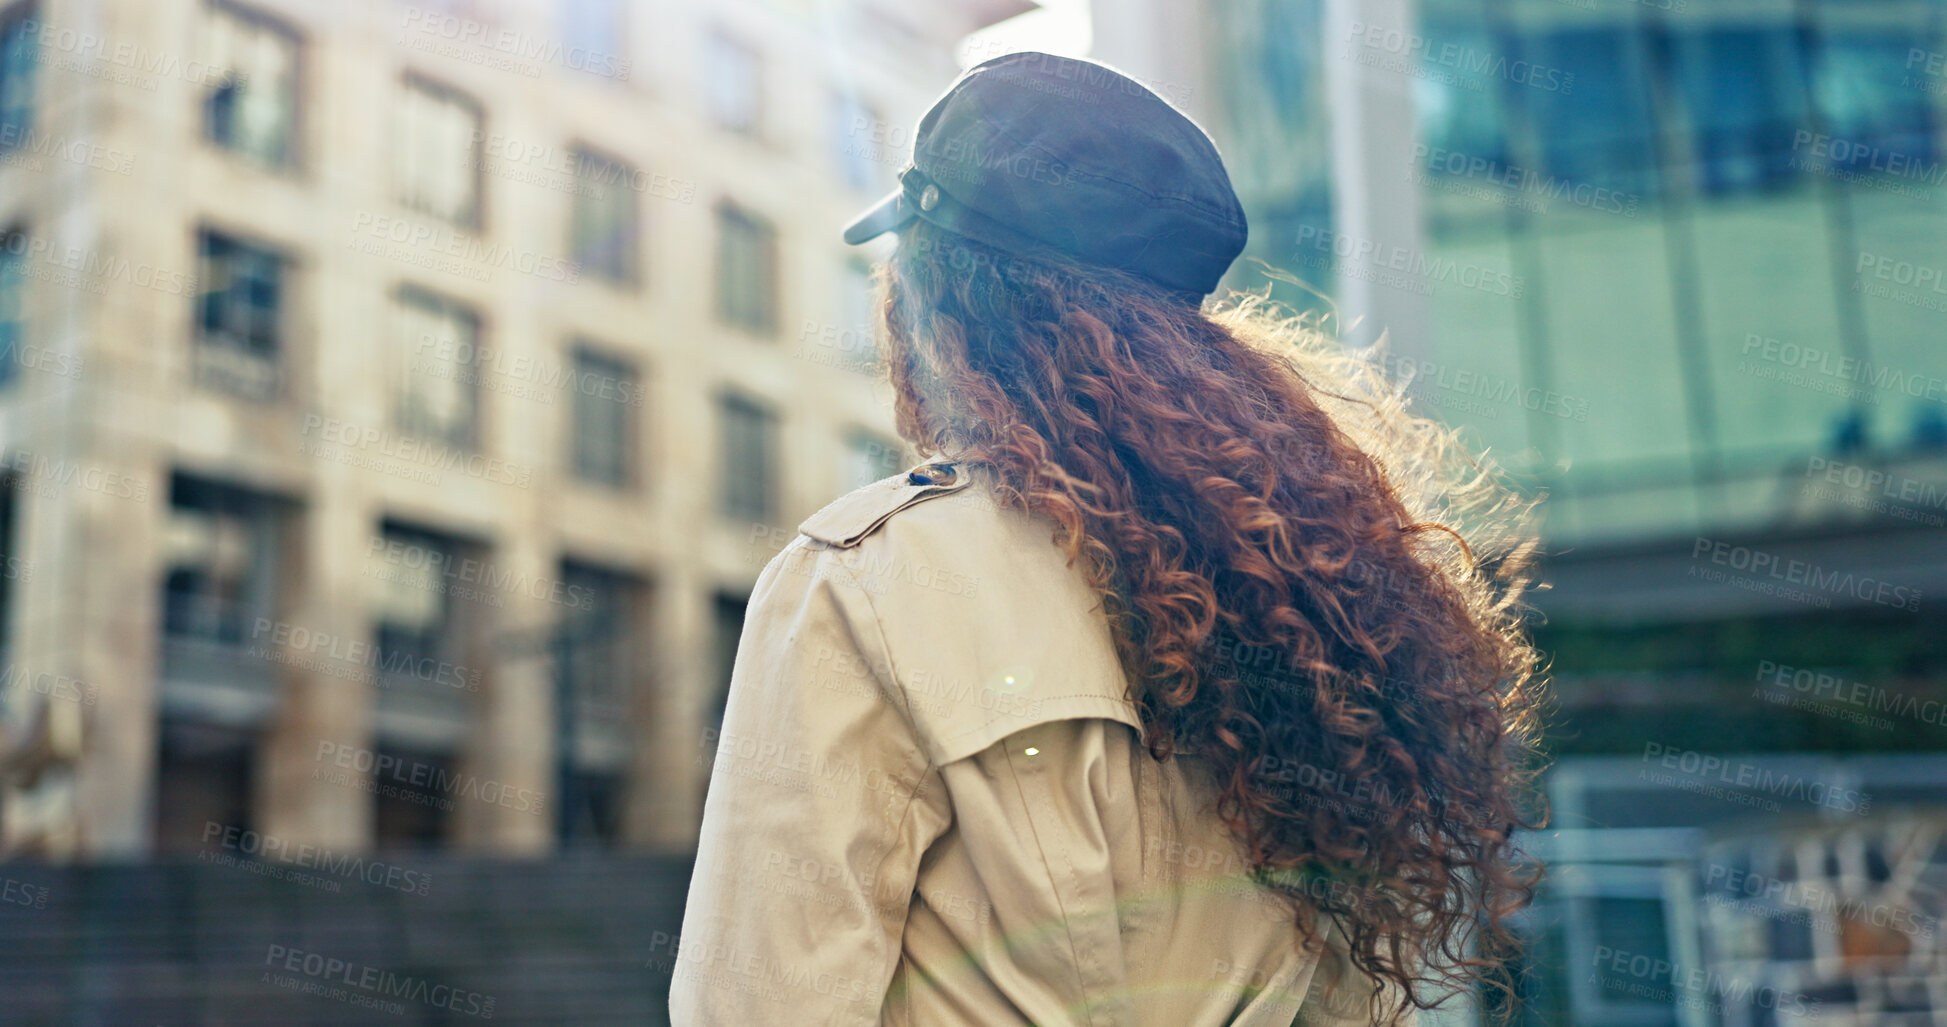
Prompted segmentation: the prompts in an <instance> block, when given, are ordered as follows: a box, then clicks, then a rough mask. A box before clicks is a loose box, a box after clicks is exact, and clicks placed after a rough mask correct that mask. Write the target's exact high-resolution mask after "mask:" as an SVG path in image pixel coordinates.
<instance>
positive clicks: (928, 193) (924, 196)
mask: <svg viewBox="0 0 1947 1027" xmlns="http://www.w3.org/2000/svg"><path fill="white" fill-rule="evenodd" d="M939 205H940V187H939V186H937V185H928V186H927V187H926V188H925V189H922V190H920V194H919V209H921V210H932V209H933V208H934V207H937V206H939Z"/></svg>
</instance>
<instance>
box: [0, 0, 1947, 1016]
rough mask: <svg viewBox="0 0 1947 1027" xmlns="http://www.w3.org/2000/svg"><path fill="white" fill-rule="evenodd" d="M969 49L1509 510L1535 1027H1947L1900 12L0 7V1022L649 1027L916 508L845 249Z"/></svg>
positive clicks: (1941, 438)
mask: <svg viewBox="0 0 1947 1027" xmlns="http://www.w3.org/2000/svg"><path fill="white" fill-rule="evenodd" d="M1014 49H1040V50H1049V51H1054V52H1061V53H1067V54H1073V55H1078V56H1093V57H1096V58H1098V59H1101V60H1104V61H1107V62H1109V63H1111V64H1114V65H1116V66H1118V67H1120V68H1122V69H1124V70H1126V71H1127V72H1129V73H1130V74H1131V75H1133V76H1135V77H1136V78H1138V79H1140V80H1142V81H1144V82H1145V83H1147V84H1148V85H1149V86H1150V87H1151V88H1152V89H1154V90H1155V91H1156V92H1158V93H1159V94H1161V95H1162V96H1164V97H1165V98H1167V99H1169V100H1170V101H1171V102H1173V103H1175V104H1177V105H1178V106H1180V107H1182V108H1183V109H1185V110H1186V111H1188V112H1189V113H1190V114H1192V115H1193V116H1194V117H1196V118H1197V119H1198V120H1199V121H1200V122H1201V123H1203V124H1204V125H1205V126H1206V127H1207V128H1208V129H1209V130H1210V132H1211V133H1212V135H1213V136H1214V137H1215V139H1216V140H1217V143H1218V145H1219V147H1220V149H1221V150H1222V151H1223V153H1224V155H1225V158H1226V161H1227V163H1228V164H1229V166H1230V168H1231V171H1232V175H1233V178H1234V181H1235V184H1236V186H1237V188H1238V191H1239V193H1240V195H1241V196H1242V197H1243V199H1244V202H1245V205H1246V208H1247V210H1248V212H1249V215H1250V218H1251V246H1250V250H1249V251H1248V254H1247V259H1245V260H1241V261H1240V262H1239V263H1238V265H1237V267H1236V268H1235V269H1234V270H1233V272H1232V275H1231V278H1230V280H1229V282H1228V284H1230V285H1233V286H1235V287H1238V288H1263V287H1267V286H1268V287H1270V288H1272V289H1273V290H1274V292H1275V294H1276V295H1277V296H1278V297H1279V298H1280V299H1281V300H1283V301H1285V302H1287V303H1289V304H1291V305H1293V306H1295V307H1299V308H1310V309H1317V310H1318V311H1320V312H1321V313H1327V314H1329V315H1330V316H1331V318H1332V323H1333V324H1335V325H1336V326H1337V328H1338V330H1339V332H1340V334H1341V336H1342V337H1343V338H1344V339H1345V341H1346V343H1347V344H1348V345H1352V346H1357V347H1368V346H1370V345H1372V343H1373V342H1374V341H1375V340H1376V339H1378V338H1379V335H1380V333H1381V332H1384V333H1386V335H1387V339H1388V344H1387V346H1386V347H1385V348H1384V349H1383V350H1374V351H1373V353H1374V357H1375V359H1377V360H1380V361H1381V362H1382V363H1383V364H1384V366H1386V368H1387V369H1388V370H1389V372H1391V373H1393V374H1394V375H1395V377H1396V378H1397V379H1398V380H1400V381H1401V382H1403V383H1405V385H1406V388H1407V389H1408V391H1409V392H1410V394H1411V395H1412V396H1413V398H1414V402H1415V403H1416V404H1417V405H1418V406H1419V407H1420V408H1421V409H1423V410H1424V411H1426V412H1428V413H1430V414H1432V415H1434V416H1438V417H1440V418H1442V419H1444V420H1446V421H1448V422H1450V423H1452V424H1455V425H1457V426H1460V427H1461V428H1463V429H1464V430H1465V431H1466V432H1467V433H1468V435H1469V437H1470V438H1471V439H1472V440H1473V441H1474V442H1475V444H1476V445H1477V446H1478V447H1479V448H1482V449H1486V450H1488V451H1489V452H1491V453H1492V454H1493V456H1494V457H1495V458H1496V459H1498V460H1499V461H1501V462H1502V463H1503V464H1504V465H1506V466H1508V467H1509V468H1511V469H1512V470H1514V471H1515V472H1516V473H1517V475H1518V477H1519V480H1520V481H1521V482H1522V484H1523V487H1525V488H1529V489H1533V490H1536V491H1545V493H1546V494H1547V497H1548V498H1547V500H1546V503H1545V506H1544V511H1545V516H1546V520H1545V524H1544V528H1545V533H1546V542H1547V549H1548V553H1549V558H1548V562H1547V565H1546V580H1547V581H1548V583H1549V585H1550V588H1549V589H1548V590H1547V591H1544V592H1541V593H1539V594H1538V595H1537V596H1536V597H1535V603H1536V606H1537V614H1536V632H1537V635H1538V638H1539V640H1540V642H1541V644H1542V646H1543V648H1544V649H1545V650H1546V651H1547V652H1548V653H1549V654H1550V655H1551V657H1552V659H1553V675H1554V680H1555V683H1556V688H1557V691H1558V693H1559V701H1560V710H1559V712H1558V714H1557V716H1556V717H1555V720H1554V723H1553V724H1552V727H1551V731H1550V738H1549V742H1550V747H1551V749H1552V751H1553V753H1554V754H1555V757H1556V765H1555V767H1554V769H1553V770H1552V771H1551V772H1550V774H1549V776H1548V778H1547V787H1548V791H1549V795H1550V798H1551V801H1552V802H1553V804H1554V809H1555V821H1554V824H1553V826H1552V827H1551V828H1550V829H1549V830H1547V831H1545V832H1540V833H1538V834H1537V835H1536V836H1534V837H1533V838H1531V839H1530V840H1529V844H1530V847H1531V848H1532V850H1533V851H1534V852H1536V854H1537V855H1539V856H1541V857H1543V858H1545V859H1546V860H1547V861H1548V862H1549V863H1550V865H1551V867H1552V872H1551V876H1550V879H1549V882H1548V884H1547V886H1546V888H1545V890H1544V892H1543V894H1542V896H1541V901H1540V902H1539V903H1538V904H1537V905H1536V906H1535V907H1534V908H1533V909H1532V910H1531V911H1530V913H1529V914H1528V915H1527V916H1526V918H1525V919H1524V930H1525V931H1526V934H1527V936H1528V937H1529V939H1530V941H1531V947H1530V951H1529V956H1528V961H1527V965H1526V966H1525V967H1524V980H1525V984H1524V987H1525V989H1526V991H1527V993H1528V994H1527V1002H1528V1008H1527V1012H1526V1013H1525V1014H1524V1017H1525V1019H1524V1021H1523V1022H1525V1023H1528V1024H1536V1025H1540V1024H1579V1025H1616V1027H1623V1025H1631V1027H1635V1025H1642V1027H1650V1025H1682V1027H1699V1025H1720V1024H1721V1025H1726V1027H1757V1025H1768V1024H1774V1023H1781V1022H1795V1021H1804V1020H1809V1019H1812V1018H1815V1017H1818V1018H1822V1020H1821V1022H1827V1023H1843V1024H1942V1023H1947V946H1943V944H1942V941H1941V938H1940V930H1939V928H1940V918H1941V916H1942V915H1943V914H1947V809H1943V807H1944V806H1947V615H1943V612H1942V610H1943V604H1944V603H1947V595H1943V590H1947V198H1944V197H1947V154H1943V152H1942V148H1943V145H1942V125H1943V120H1944V119H1947V0H1421V2H1414V0H1096V2H1094V3H1093V4H1090V3H1089V2H1087V0H1065V2H1056V0H1048V2H1047V3H1046V4H1045V5H1037V4H1036V3H1034V2H1033V0H912V2H894V0H716V2H709V3H704V2H700V0H699V2H679V0H639V2H630V0H418V2H416V3H406V2H398V0H337V2H329V3H327V2H324V0H0V705H3V706H4V718H0V728H4V730H3V731H0V777H4V783H3V784H0V856H4V861H0V1021H4V1022H5V1023H8V1024H91V1025H94V1024H100V1025H122V1024H132V1023H143V1024H150V1023H156V1024H169V1025H178V1024H267V1023H277V1024H299V1023H305V1024H309V1023H316V1024H327V1023H331V1024H349V1023H366V1022H372V1023H387V1024H399V1023H428V1024H431V1023H458V1022H469V1021H471V1020H475V1019H487V1018H491V1019H493V1020H496V1021H501V1022H514V1023H520V1024H589V1025H593V1024H622V1023H628V1024H644V1023H658V1022H665V1019H666V1014H665V1011H664V1007H663V1002H664V996H665V994H666V992H667V988H668V983H669V980H670V976H671V974H672V973H677V972H683V967H682V966H681V965H679V964H678V963H677V961H676V959H675V952H676V933H677V929H678V927H679V921H680V913H681V902H682V895H683V888H684V882H685V879H686V877H687V875H688V872H689V864H690V858H689V850H690V846H691V844H692V842H693V839H694V836H695V832H696V826H697V820H698V817H699V814H700V810H701V801H702V796H703V793H704V789H705V787H706V783H707V779H708V774H709V772H710V768H711V765H712V760H713V758H714V757H713V754H714V749H715V725H716V723H717V718H718V716H719V714H720V711H721V709H722V703H723V699H724V691H725V685H726V682H727V680H728V673H729V661H730V658H731V655H732V653H733V651H734V646H735V641H736V638H737V633H738V631H739V629H740V625H741V621H742V612H743V608H744V603H745V599H746V596H747V595H748V592H749V589H750V587H751V584H752V582H753V581H754V580H755V578H756V576H757V574H758V572H759V571H760V570H761V569H762V567H763V565H764V564H765V562H766V561H767V560H768V559H769V558H770V557H771V556H772V555H773V554H775V553H776V552H777V551H778V550H779V549H781V548H782V547H783V546H784V545H785V544H786V543H787V542H788V541H789V540H790V539H791V538H792V537H793V535H794V534H795V525H796V524H797V523H798V522H799V521H800V520H801V519H802V518H804V517H805V516H806V515H808V514H810V513H811V512H812V511H814V510H816V509H817V508H818V507H820V506H822V505H823V504H824V503H825V502H827V501H829V500H830V499H832V498H834V497H836V496H838V495H840V494H841V493H843V492H845V491H847V490H849V489H850V488H852V487H854V486H857V485H860V484H863V483H866V482H869V481H873V480H875V479H878V478H881V477H884V476H886V475H888V474H891V473H895V472H897V471H899V470H901V469H903V468H905V467H907V466H909V465H910V464H911V463H912V462H914V461H916V460H917V459H918V457H919V454H915V453H912V452H909V451H907V450H906V449H905V447H904V446H903V445H902V444H901V443H900V442H899V441H898V439H897V438H896V436H895V435H894V434H893V432H892V430H891V417H890V406H889V404H890V391H889V389H888V387H887V386H886V385H885V383H884V381H883V375H882V369H881V367H880V365H879V363H878V359H877V355H876V350H875V345H874V342H873V340H872V334H871V327H870V324H869V321H870V317H869V311H868V303H869V292H868V284H867V283H868V275H869V273H870V265H869V263H868V261H869V260H871V259H874V258H876V257H879V256H883V254H884V251H883V250H882V249H872V248H869V247H868V248H866V249H864V250H862V251H854V250H850V249H848V248H847V247H845V246H843V244H842V243H841V242H840V240H839V238H838V230H839V228H840V226H841V225H842V224H843V223H844V222H845V221H846V220H847V219H848V218H849V217H850V216H851V215H852V214H854V213H855V212H856V211H857V210H858V209H860V208H861V207H862V206H864V205H865V204H866V203H868V202H870V201H871V200H872V199H873V198H874V197H876V196H878V195H881V194H882V193H884V192H885V191H886V190H887V189H889V188H890V187H891V185H892V184H893V180H894V176H895V175H896V174H897V172H898V170H899V169H900V167H901V166H903V164H904V163H905V158H906V155H907V154H908V153H909V152H910V147H911V143H912V138H911V136H912V128H913V126H914V124H915V123H916V121H917V119H918V116H919V114H920V113H921V112H922V111H923V110H924V109H925V108H926V107H927V106H928V104H929V103H930V102H931V100H932V99H933V98H934V97H935V96H936V95H937V94H938V93H939V91H940V90H941V89H943V88H944V87H945V85H946V84H947V83H948V82H949V81H950V80H951V79H952V78H953V76H954V75H955V74H957V73H958V71H959V70H960V69H962V68H964V67H967V66H970V65H972V64H974V63H978V62H979V61H981V60H984V59H986V58H987V57H991V56H995V55H997V54H1000V53H1004V52H1008V51H1010V50H1014ZM881 244H883V240H882V241H881ZM1184 974H1185V977H1186V980H1188V979H1200V978H1203V977H1207V978H1209V984H1210V986H1212V987H1216V986H1221V985H1222V984H1223V981H1222V976H1223V975H1222V974H1216V973H1204V968H1197V967H1188V968H1185V970H1184ZM1486 1005H1488V1006H1490V1007H1491V1006H1492V1005H1493V1003H1491V1002H1490V1003H1487V1004H1486ZM1492 1012H1494V1010H1493V1009H1492V1008H1482V1004H1481V1003H1472V1004H1466V1003H1459V1002H1456V1003H1454V1004H1453V1005H1452V1006H1451V1007H1450V1008H1448V1009H1444V1010H1442V1011H1441V1012H1440V1014H1439V1015H1438V1016H1436V1017H1435V1018H1434V1021H1433V1022H1437V1023H1442V1024H1462V1023H1472V1022H1475V1021H1476V1020H1479V1019H1481V1018H1482V1017H1484V1016H1486V1015H1488V1014H1491V1013H1492Z"/></svg>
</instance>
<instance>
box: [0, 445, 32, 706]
mask: <svg viewBox="0 0 1947 1027" xmlns="http://www.w3.org/2000/svg"><path fill="white" fill-rule="evenodd" d="M19 506H20V479H19V478H18V477H16V476H14V475H11V474H8V475H0V663H4V662H5V654H6V653H7V652H8V650H9V649H10V648H11V647H12V645H13V623H14V619H13V611H14V603H15V601H16V600H17V598H18V597H17V596H15V594H14V581H15V579H16V577H17V576H18V571H17V570H16V568H21V569H25V567H26V564H25V561H24V557H22V556H19V555H16V554H19V553H20V543H19V541H18V540H17V538H16V537H15V534H16V526H17V525H18V523H19ZM4 695H5V691H4V689H0V698H4Z"/></svg>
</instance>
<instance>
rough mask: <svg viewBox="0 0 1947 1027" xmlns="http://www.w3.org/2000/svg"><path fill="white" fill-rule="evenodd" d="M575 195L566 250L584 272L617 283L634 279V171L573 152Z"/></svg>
mask: <svg viewBox="0 0 1947 1027" xmlns="http://www.w3.org/2000/svg"><path fill="white" fill-rule="evenodd" d="M575 178H576V179H577V181H576V188H575V199H574V209H573V213H572V214H571V215H570V223H569V226H568V237H569V238H568V249H569V251H570V252H571V253H573V254H574V261H575V263H577V264H579V265H581V267H582V269H583V270H585V271H588V272H589V273H590V274H594V275H597V276H599V277H601V278H605V279H607V280H609V281H611V282H615V283H617V284H620V285H634V284H635V283H636V280H637V268H636V262H637V256H636V255H637V253H638V250H639V247H638V245H637V238H636V236H637V226H638V224H639V222H638V219H637V218H638V215H637V210H636V191H635V180H636V170H635V169H634V168H632V167H630V166H629V165H627V164H625V163H623V162H621V161H618V160H612V159H610V158H608V157H604V156H602V155H600V154H597V153H592V152H590V151H588V150H582V149H577V150H576V151H575Z"/></svg>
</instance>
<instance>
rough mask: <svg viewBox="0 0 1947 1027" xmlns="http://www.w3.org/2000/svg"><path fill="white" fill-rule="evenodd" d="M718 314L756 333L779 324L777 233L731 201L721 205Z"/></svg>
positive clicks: (718, 235)
mask: <svg viewBox="0 0 1947 1027" xmlns="http://www.w3.org/2000/svg"><path fill="white" fill-rule="evenodd" d="M717 316H718V317H721V318H722V319H723V320H724V321H726V322H728V323H730V324H733V325H737V326H739V327H741V328H746V329H749V330H751V331H753V332H764V333H769V332H772V331H774V330H776V327H777V233H776V232H775V231H774V230H773V229H772V228H771V225H770V223H769V222H768V221H765V220H764V219H763V218H760V217H758V216H757V215H755V214H751V213H749V212H747V211H745V210H743V209H741V208H739V207H737V206H736V205H735V204H731V203H723V204H719V205H718V206H717Z"/></svg>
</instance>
